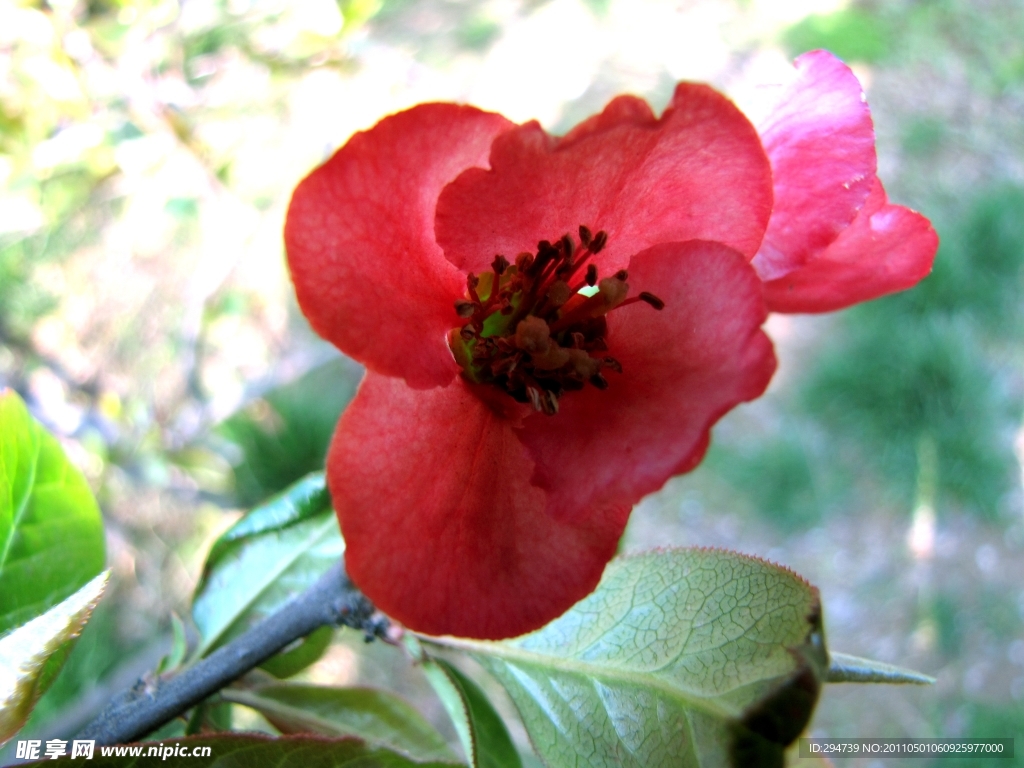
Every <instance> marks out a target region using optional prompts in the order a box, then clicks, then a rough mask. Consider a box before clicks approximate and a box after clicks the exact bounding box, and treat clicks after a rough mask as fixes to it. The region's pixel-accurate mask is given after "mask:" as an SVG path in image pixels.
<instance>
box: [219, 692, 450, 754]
mask: <svg viewBox="0 0 1024 768" xmlns="http://www.w3.org/2000/svg"><path fill="white" fill-rule="evenodd" d="M221 696H223V698H224V699H226V700H227V701H231V702H233V703H235V704H244V705H245V706H247V707H252V708H253V709H255V710H256V711H258V712H259V713H260V714H261V715H263V716H264V717H265V718H267V720H268V721H270V723H271V725H273V726H274V727H275V728H277V729H278V730H279V731H281V733H285V734H295V733H314V734H318V735H320V736H334V737H340V736H356V737H358V738H361V739H363V740H365V741H366V742H367V743H369V744H372V745H374V746H377V747H386V748H388V749H393V750H397V751H399V752H403V753H405V754H406V755H408V756H409V757H411V758H413V759H416V760H454V759H455V756H454V755H453V754H452V751H451V750H450V749H449V748H448V745H447V744H446V743H445V740H444V738H443V737H442V736H441V734H439V733H438V732H437V730H436V729H435V728H434V727H433V726H432V725H431V724H430V723H428V722H427V721H426V720H424V719H423V716H422V715H421V714H420V713H419V712H417V711H416V710H415V709H414V708H413V707H411V706H410V705H409V704H407V703H406V702H405V701H403V700H402V699H400V698H398V697H397V696H395V695H394V694H391V693H387V692H386V691H377V690H374V689H372V688H328V687H324V686H318V685H298V684H294V683H277V684H273V685H264V686H260V687H258V688H255V689H252V690H240V689H236V688H226V689H224V690H223V691H221Z"/></svg>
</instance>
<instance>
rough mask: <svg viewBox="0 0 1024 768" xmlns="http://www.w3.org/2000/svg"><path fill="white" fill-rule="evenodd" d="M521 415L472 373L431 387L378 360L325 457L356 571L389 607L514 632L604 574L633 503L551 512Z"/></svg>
mask: <svg viewBox="0 0 1024 768" xmlns="http://www.w3.org/2000/svg"><path fill="white" fill-rule="evenodd" d="M507 399H509V401H510V402H511V398H507ZM513 426H514V422H513V421H511V420H509V419H507V418H505V417H503V416H501V415H499V414H497V413H495V412H494V411H492V410H491V409H489V408H488V407H486V406H485V405H484V404H483V402H482V401H481V400H480V399H479V398H478V397H476V396H475V395H474V394H473V393H472V392H471V391H470V390H469V388H468V387H466V386H465V385H464V384H463V383H462V380H461V379H456V381H455V382H453V383H452V384H451V385H449V386H447V387H443V388H437V389H432V390H426V391H422V390H413V389H411V388H409V387H408V386H407V385H406V384H405V383H404V382H402V381H401V380H400V379H395V378H389V377H384V376H378V375H375V374H373V373H368V374H367V376H366V379H365V380H364V381H363V384H362V386H361V387H360V389H359V393H358V394H357V396H356V399H355V400H354V401H353V402H352V404H351V405H350V406H349V407H348V409H347V410H346V411H345V414H344V415H343V416H342V419H341V422H340V423H339V425H338V431H337V433H336V434H335V437H334V442H333V443H332V445H331V450H330V454H329V455H328V459H327V471H328V482H329V484H330V488H331V494H332V496H333V498H334V505H335V509H337V511H338V517H339V519H340V521H341V529H342V533H343V534H344V537H345V542H346V551H345V562H346V566H347V568H348V571H349V574H350V575H351V577H352V579H353V580H354V581H355V583H356V584H357V585H359V588H360V589H362V590H363V591H364V592H365V593H366V595H367V596H368V597H369V598H370V599H371V600H373V601H374V603H375V604H376V605H377V607H378V608H380V609H381V610H382V611H384V612H385V613H386V614H388V615H389V616H392V617H393V618H395V619H397V620H398V621H400V622H402V623H403V624H405V625H406V626H408V627H410V628H412V629H415V630H418V631H420V632H427V633H430V634H435V635H437V634H453V635H461V636H465V637H481V638H500V637H511V636H514V635H518V634H522V633H524V632H528V631H530V630H532V629H536V628H537V627H540V626H542V625H544V624H545V623H547V622H548V621H550V620H551V619H553V618H555V617H556V616H558V615H560V614H561V613H563V612H564V611H565V610H567V609H568V608H569V607H570V606H571V605H572V604H573V603H575V602H576V601H578V600H580V599H581V598H583V597H584V596H585V595H587V594H588V593H589V592H591V591H592V590H593V589H594V587H595V586H596V585H597V582H598V580H599V579H600V577H601V573H602V571H603V570H604V566H605V563H607V562H608V560H609V559H611V557H612V556H613V555H614V554H615V548H616V545H617V543H618V540H619V537H620V535H621V534H622V529H623V527H624V526H625V524H626V519H627V518H628V515H629V510H628V508H624V507H619V508H616V509H606V510H604V511H601V512H593V513H590V514H587V515H581V516H579V518H578V520H577V522H575V523H567V522H562V521H559V520H556V519H554V518H552V517H551V516H549V515H548V514H546V512H545V495H544V492H543V491H542V490H540V489H539V488H536V487H535V486H532V485H531V484H530V475H531V473H532V472H533V462H532V461H531V460H530V459H529V457H528V456H527V455H526V451H525V450H524V448H523V446H522V444H521V443H520V442H519V439H518V438H517V437H516V435H515V432H514V429H513Z"/></svg>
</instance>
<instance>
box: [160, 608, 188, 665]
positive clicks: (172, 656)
mask: <svg viewBox="0 0 1024 768" xmlns="http://www.w3.org/2000/svg"><path fill="white" fill-rule="evenodd" d="M187 653H188V637H186V635H185V623H184V622H183V621H182V620H181V617H180V616H178V614H176V613H174V612H172V613H171V650H170V653H168V654H167V655H166V656H164V657H163V658H162V659H160V663H159V664H158V665H157V668H156V671H157V674H164V673H165V672H173V671H174V670H176V669H177V668H178V667H180V666H181V665H182V664H183V663H184V661H185V656H186V654H187Z"/></svg>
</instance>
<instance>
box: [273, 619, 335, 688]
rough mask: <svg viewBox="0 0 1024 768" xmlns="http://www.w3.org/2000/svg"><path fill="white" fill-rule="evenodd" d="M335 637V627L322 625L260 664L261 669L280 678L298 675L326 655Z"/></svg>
mask: <svg viewBox="0 0 1024 768" xmlns="http://www.w3.org/2000/svg"><path fill="white" fill-rule="evenodd" d="M333 638H334V627H320V629H317V630H314V631H313V632H310V633H309V634H308V635H306V636H305V637H304V638H302V639H301V640H299V641H298V643H295V644H293V645H290V646H289V647H288V648H286V649H285V650H283V651H281V653H279V654H277V655H276V656H274V657H272V658H269V659H267V660H266V661H265V662H263V663H262V664H260V669H262V670H263V671H264V672H269V673H270V674H272V675H273V676H274V677H276V678H278V679H279V680H284V679H285V678H288V677H291V676H292V675H297V674H298V673H299V672H301V671H302V670H304V669H305V668H306V667H308V666H309V665H311V664H313V663H314V662H315V661H316V660H317V659H319V658H320V657H321V656H323V655H324V653H325V652H326V651H327V647H328V646H329V645H330V644H331V640H332V639H333Z"/></svg>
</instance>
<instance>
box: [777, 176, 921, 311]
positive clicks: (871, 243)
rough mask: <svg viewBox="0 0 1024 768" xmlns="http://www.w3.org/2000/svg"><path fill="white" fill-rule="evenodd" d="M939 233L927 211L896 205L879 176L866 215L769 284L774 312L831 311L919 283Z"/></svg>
mask: <svg viewBox="0 0 1024 768" xmlns="http://www.w3.org/2000/svg"><path fill="white" fill-rule="evenodd" d="M938 247H939V237H938V235H936V234H935V230H934V229H933V228H932V225H931V223H930V222H929V221H928V219H926V218H925V217H924V216H922V215H921V214H919V213H917V212H916V211H912V210H910V209H909V208H904V207H903V206H900V205H891V204H890V203H889V202H888V198H887V197H886V194H885V190H884V189H883V188H882V184H881V182H880V181H878V180H877V179H876V180H875V184H874V187H873V188H872V190H871V195H870V196H869V197H868V201H867V203H866V204H865V205H864V208H863V209H862V210H861V212H860V214H859V215H858V216H857V218H856V219H855V220H854V222H853V224H851V225H850V226H849V227H848V228H847V229H846V230H845V231H844V232H843V233H842V234H841V235H840V236H839V237H838V239H836V241H835V242H834V243H832V245H831V246H829V248H828V249H827V250H825V251H824V253H821V254H818V255H816V256H815V257H814V258H813V259H812V260H811V261H810V262H808V263H807V264H806V265H804V266H803V267H801V268H800V269H797V270H795V271H794V272H791V273H790V274H788V275H786V276H785V277H782V278H780V279H778V280H772V281H770V282H767V283H765V285H764V296H765V302H766V303H767V305H768V308H769V309H770V310H771V311H772V312H831V311H833V310H836V309H842V308H843V307H848V306H850V305H851V304H856V303H858V302H861V301H868V300H870V299H876V298H878V297H879V296H884V295H885V294H887V293H893V292H895V291H902V290H904V289H906V288H910V287H911V286H914V285H916V284H917V283H918V282H919V281H920V280H921V279H923V278H924V277H925V276H926V275H927V274H928V273H929V272H930V271H931V269H932V261H934V259H935V251H936V250H937V249H938Z"/></svg>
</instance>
